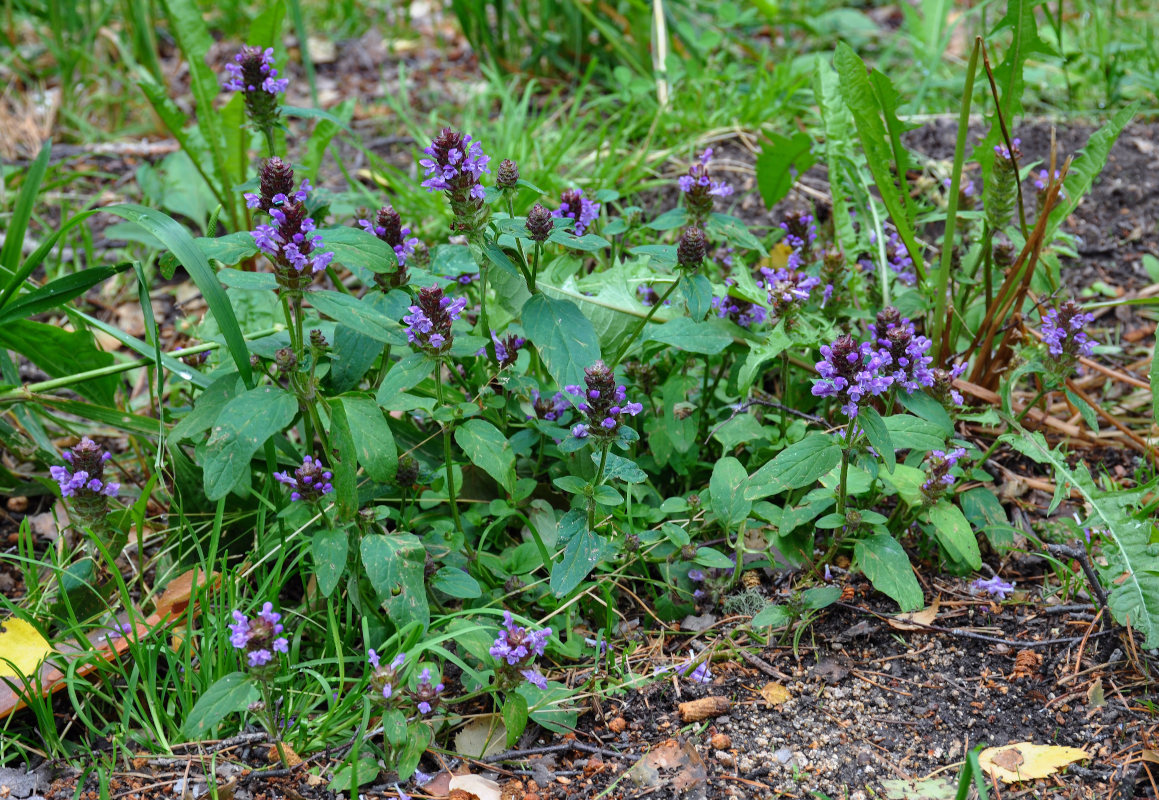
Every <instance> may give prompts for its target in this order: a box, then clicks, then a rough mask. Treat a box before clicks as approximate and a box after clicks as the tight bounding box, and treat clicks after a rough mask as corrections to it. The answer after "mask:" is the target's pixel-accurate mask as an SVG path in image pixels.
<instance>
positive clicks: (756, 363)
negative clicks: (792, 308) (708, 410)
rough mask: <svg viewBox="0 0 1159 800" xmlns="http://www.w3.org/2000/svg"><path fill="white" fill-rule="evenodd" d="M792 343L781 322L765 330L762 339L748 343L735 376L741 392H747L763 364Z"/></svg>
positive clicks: (760, 371)
mask: <svg viewBox="0 0 1159 800" xmlns="http://www.w3.org/2000/svg"><path fill="white" fill-rule="evenodd" d="M792 345H793V340H792V339H790V338H789V335H788V334H787V333H785V326H784V325H782V324H781V323H777V326H776V327H775V328H773V329H772V330H771V331H768V332H767V334H766V335H765V339H764V341H761V342H758V343H755V344H751V345H749V352H748V355H747V356H745V361H744V364H742V365H741V368H740V373H739V374H738V376H737V386H738V388H739V389H740V391H741V393H742V394H743V393H746V392H748V390H749V388H750V387H752V385H753V383H754V382H755V381H756V379H757V377H758V376H759V375H761V373H762V369H763V367H764V366H765V364H767V363H768V362H770V361H772V360H773V359H774V358H776V357H777V356H779V355H780V354H781V353H783V352H785V351H786V350H788V349H789V348H790V347H791V346H792Z"/></svg>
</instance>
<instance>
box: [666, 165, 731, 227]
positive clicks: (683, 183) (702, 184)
mask: <svg viewBox="0 0 1159 800" xmlns="http://www.w3.org/2000/svg"><path fill="white" fill-rule="evenodd" d="M711 160H712V148H711V147H710V148H708V149H706V150H705V151H704V152H703V153H701V154H700V156H699V158H697V160H696V161H695V162H694V163H693V164H692V166H691V167H689V169H688V173H687V174H685V175H681V176H680V177H679V178H678V179H677V181H676V182H677V184H678V185H679V186H680V191H681V192H683V193H684V195H685V196H684V204H685V207H686V208H687V209H688V216H689V218H690V220H691V224H692V226H693V227H696V228H700V227H703V225H704V222H705V220H707V219H708V217H709V215H711V214H712V207H713V204H714V202H715V200H716V198H718V197H728V196H729V195H730V194H732V191H733V190H732V186H730V185H729V184H728V183H727V182H725V181H718V180H713V179H712V177H711V176H710V175H709V171H708V164H709V162H710V161H711Z"/></svg>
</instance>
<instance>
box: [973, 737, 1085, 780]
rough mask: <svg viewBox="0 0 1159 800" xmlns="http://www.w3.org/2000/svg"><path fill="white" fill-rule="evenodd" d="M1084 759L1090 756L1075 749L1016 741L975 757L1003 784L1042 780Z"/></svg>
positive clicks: (992, 748)
mask: <svg viewBox="0 0 1159 800" xmlns="http://www.w3.org/2000/svg"><path fill="white" fill-rule="evenodd" d="M1086 758H1090V755H1088V754H1087V752H1086V751H1085V750H1080V749H1079V748H1077V747H1063V746H1061V745H1054V744H1034V743H1033V742H1015V743H1014V744H1008V745H1005V746H1003V747H989V748H987V749H985V750H983V751H982V752H981V753H979V754H978V764H979V765H980V766H981V767H982V769H984V770H986V771H987V772H989V773H990V774H991V776H993V777H996V778H1000V779H1001V780H1002V781H1003V782H1004V783H1016V782H1018V781H1029V780H1035V779H1037V778H1045V777H1047V776H1049V775H1053V774H1054V773H1056V772H1058V771H1059V770H1060V769H1062V768H1063V767H1065V766H1067V765H1068V764H1073V763H1074V762H1076V761H1082V760H1083V759H1086Z"/></svg>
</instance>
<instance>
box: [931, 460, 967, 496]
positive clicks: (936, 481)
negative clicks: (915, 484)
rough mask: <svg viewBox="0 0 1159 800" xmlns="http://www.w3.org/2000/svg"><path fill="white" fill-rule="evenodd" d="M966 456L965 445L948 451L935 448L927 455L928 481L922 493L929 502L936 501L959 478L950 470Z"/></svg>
mask: <svg viewBox="0 0 1159 800" xmlns="http://www.w3.org/2000/svg"><path fill="white" fill-rule="evenodd" d="M965 456H966V449H965V448H964V447H957V448H955V449H953V450H951V451H950V452H948V453H946V452H944V451H942V450H933V451H931V452H930V454H929V455H928V456H926V464H925V466H926V481H925V483H923V484H922V495H924V496H925V498H926V500H927V501H928V502H931V503H932V502H934V501H935V500H937V499H938V498H939V497H941V496H942V495H943V494H944V493H945V492H946V490H947V489H949V488H950V487H951V486H953V485H954V482H955V481H956V480H957V479H956V478H955V477H954V476H953V474H951V472H950V470H951V469H953V468H954V466H955V465H956V464H957V463H958V462H959V461H960V460H961V459H963V458H965Z"/></svg>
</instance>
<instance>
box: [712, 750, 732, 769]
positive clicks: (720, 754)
mask: <svg viewBox="0 0 1159 800" xmlns="http://www.w3.org/2000/svg"><path fill="white" fill-rule="evenodd" d="M713 755H714V756H715V758H716V760H717V761H719V762H720V765H721V766H722V767H727V768H728V769H733V768H734V767H736V759H735V758H733V755H732V753H726V752H725V751H724V750H717V751H716V752H715V753H713Z"/></svg>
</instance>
